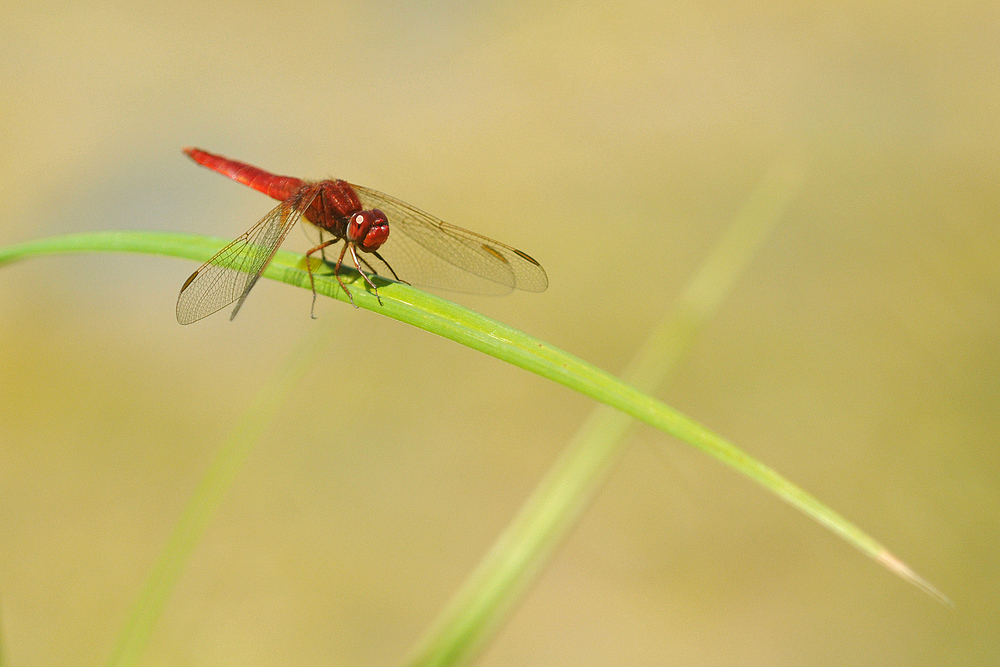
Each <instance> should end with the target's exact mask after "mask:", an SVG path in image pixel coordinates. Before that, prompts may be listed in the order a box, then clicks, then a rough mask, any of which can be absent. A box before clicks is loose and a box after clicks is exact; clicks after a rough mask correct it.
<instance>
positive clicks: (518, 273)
mask: <svg viewBox="0 0 1000 667" xmlns="http://www.w3.org/2000/svg"><path fill="white" fill-rule="evenodd" d="M184 152H185V153H186V154H187V155H188V156H189V157H190V158H191V159H192V160H194V161H195V162H197V163H198V164H200V165H202V166H203V167H207V168H209V169H212V170H213V171H217V172H218V173H220V174H222V175H223V176H228V177H229V178H231V179H233V180H235V181H239V182H240V183H243V184H244V185H247V186H249V187H251V188H253V189H254V190H257V191H259V192H262V193H264V194H266V195H268V196H269V197H272V198H274V199H278V200H280V202H281V203H280V204H278V205H277V206H276V207H275V208H274V209H272V210H271V212H270V213H268V214H267V215H265V216H264V217H263V218H261V219H260V221H259V222H257V224H255V225H254V226H253V227H251V228H250V229H248V230H247V231H246V232H245V233H244V234H243V235H242V236H240V237H239V238H237V239H236V240H235V241H233V242H232V243H230V244H229V245H227V246H226V247H225V248H223V249H222V250H220V251H219V252H218V253H216V254H215V255H214V256H213V257H212V258H211V259H210V260H208V261H207V262H205V263H204V264H202V265H201V266H200V267H198V269H197V270H196V271H195V272H194V273H192V274H191V276H190V277H189V278H188V279H187V280H186V281H185V282H184V285H183V286H182V287H181V292H180V295H179V296H178V297H177V321H178V322H180V323H181V324H191V323H192V322H197V321H198V320H200V319H202V318H204V317H208V316H209V315H211V314H212V313H215V312H217V311H219V310H222V309H223V308H225V307H226V306H229V305H230V304H232V303H234V302H235V303H236V306H235V307H234V308H233V312H232V314H231V315H230V316H229V319H230V320H232V319H233V318H235V317H236V314H237V313H238V312H239V310H240V308H241V307H242V306H243V302H244V301H246V298H247V295H248V294H250V290H252V289H253V287H254V285H255V284H256V283H257V280H258V279H260V276H261V274H262V273H264V270H265V269H267V266H268V264H270V263H271V260H272V259H273V258H274V254H275V253H276V252H277V250H278V246H280V245H281V243H282V241H284V240H285V237H286V236H287V235H288V232H289V230H291V228H292V227H294V226H295V223H296V222H298V221H300V220H301V221H303V223H304V226H305V227H306V228H307V232H308V233H310V236H311V237H312V238H313V239H314V240H315V242H316V245H315V246H314V247H313V248H311V249H310V250H309V251H308V252H306V269H307V271H308V273H309V284H310V286H311V287H312V292H313V311H314V310H315V305H316V281H315V278H314V277H313V269H312V262H311V260H310V258H311V257H312V256H313V255H315V254H316V253H320V256H321V257H322V259H323V261H324V263H326V262H327V257H326V252H327V249H328V248H331V247H332V246H335V245H336V244H338V243H343V246H341V247H340V249H339V254H338V255H337V259H336V264H335V265H334V269H333V275H334V277H335V278H336V279H337V282H338V283H339V284H340V287H341V288H342V289H343V290H344V292H345V293H346V294H347V296H348V298H349V299H350V301H351V304H352V305H354V307H355V308H356V307H357V304H355V303H354V296H353V295H352V294H351V292H350V290H348V289H347V286H346V285H345V284H344V280H343V278H342V277H341V268H342V267H344V266H345V265H347V266H348V267H350V266H353V268H354V269H356V270H357V272H358V274H360V276H361V277H362V278H363V279H364V281H365V283H367V284H368V286H369V287H371V289H372V291H373V292H374V293H375V296H376V297H377V298H378V301H379V303H380V304H381V303H382V298H381V297H380V296H379V294H378V288H377V287H376V285H375V283H374V282H373V281H372V276H379V277H381V278H390V277H391V278H392V279H394V280H396V281H399V282H408V283H410V284H413V285H419V286H422V287H437V288H442V289H447V290H453V291H458V292H469V293H473V294H498V295H499V294H507V293H509V292H511V291H512V290H514V289H515V288H516V289H521V290H525V291H528V292H542V291H544V290H545V289H546V288H547V287H548V285H549V279H548V277H547V276H546V275H545V270H544V269H543V268H542V267H541V265H540V264H539V263H538V262H537V261H535V260H534V259H533V258H532V257H531V256H529V255H527V254H526V253H524V252H522V251H520V250H517V249H516V248H512V247H510V246H508V245H506V244H503V243H500V242H499V241H494V240H493V239H489V238H487V237H485V236H482V235H480V234H477V233H475V232H470V231H469V230H467V229H462V228H461V227H456V226H455V225H450V224H448V223H447V222H443V221H441V220H438V219H437V218H435V217H434V216H432V215H430V214H428V213H424V212H423V211H421V210H419V209H416V208H414V207H413V206H410V205H409V204H407V203H404V202H402V201H400V200H398V199H396V198H394V197H390V196H389V195H386V194H382V193H381V192H377V191H375V190H372V189H370V188H366V187H364V186H361V185H354V184H352V183H348V182H347V181H343V180H340V179H329V180H324V181H304V180H302V179H300V178H294V177H292V176H278V175H276V174H272V173H270V172H267V171H265V170H263V169H260V168H258V167H254V166H251V165H249V164H246V163H244V162H239V161H237V160H231V159H229V158H225V157H222V156H221V155H214V154H212V153H209V152H207V151H203V150H201V149H198V148H185V149H184ZM390 231H391V233H390ZM331 252H333V251H331ZM348 262H349V264H348ZM397 271H398V273H397ZM400 276H403V277H402V278H401V277H400ZM311 312H312V311H311ZM313 316H314V317H315V315H313Z"/></svg>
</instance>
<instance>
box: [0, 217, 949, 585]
mask: <svg viewBox="0 0 1000 667" xmlns="http://www.w3.org/2000/svg"><path fill="white" fill-rule="evenodd" d="M227 242H228V241H227V240H224V239H212V238H206V237H202V236H196V235H189V234H178V233H171V232H148V231H114V232H92V233H82V234H72V235H66V236H59V237H51V238H46V239H39V240H35V241H29V242H26V243H22V244H18V245H13V246H7V247H4V248H0V264H3V263H6V262H10V261H15V260H19V259H25V258H29V257H35V256H41V255H47V254H58V253H73V252H139V253H149V254H159V255H168V256H174V257H184V258H188V259H192V260H195V261H202V262H203V261H206V260H207V259H208V258H209V257H211V256H212V255H213V254H214V253H215V252H217V251H218V250H219V249H220V248H221V247H222V246H223V245H225V243H227ZM304 261H305V260H304V258H303V257H302V256H301V255H297V254H294V253H289V252H285V251H279V252H278V253H277V254H276V255H275V258H274V260H273V261H272V262H271V265H270V266H269V267H268V269H267V271H266V272H265V274H264V275H265V276H266V277H268V278H272V279H275V280H280V281H282V282H286V283H288V284H291V285H296V286H299V287H305V288H307V289H308V286H309V278H308V274H307V272H306V270H305V264H304ZM376 282H378V283H379V284H380V287H379V294H380V295H381V296H382V301H383V305H380V304H379V302H378V300H377V299H376V298H375V295H374V294H372V293H371V292H370V291H369V290H368V289H367V288H366V287H365V286H364V285H363V283H361V281H356V282H355V283H354V284H353V286H352V287H351V289H352V293H353V294H354V300H355V303H356V304H357V305H358V306H360V307H362V308H367V309H369V310H372V311H374V312H378V313H381V314H384V315H387V316H389V317H392V318H394V319H397V320H399V321H401V322H405V323H407V324H411V325H413V326H416V327H418V328H421V329H424V330H426V331H429V332H431V333H435V334H437V335H440V336H443V337H445V338H448V339H450V340H453V341H455V342H458V343H461V344H463V345H466V346H468V347H470V348H472V349H475V350H478V351H480V352H484V353H486V354H489V355H490V356H494V357H496V358H498V359H501V360H503V361H506V362H508V363H510V364H513V365H515V366H518V367H521V368H524V369H525V370H528V371H531V372H533V373H537V374H538V375H541V376H542V377H546V378H548V379H551V380H553V381H556V382H559V383H560V384H563V385H565V386H566V387H569V388H570V389H573V390H575V391H578V392H580V393H582V394H584V395H586V396H589V397H591V398H593V399H595V400H597V401H599V402H601V403H604V404H605V405H608V406H610V407H612V408H615V409H616V410H619V411H621V412H622V413H624V414H626V415H629V416H630V417H632V418H634V419H637V420H639V421H642V422H644V423H646V424H648V425H650V426H653V427H654V428H657V429H660V430H662V431H663V432H665V433H668V434H670V435H673V436H675V437H677V438H678V439H680V440H683V441H684V442H687V443H688V444H690V445H693V446H694V447H697V448H698V449H700V450H702V451H704V452H705V453H707V454H710V455H712V456H714V457H715V458H717V459H718V460H720V461H722V462H723V463H725V464H727V465H729V466H730V467H732V468H734V469H735V470H737V471H739V472H741V473H742V474H744V475H746V476H747V477H749V478H751V479H752V480H754V481H756V482H757V483H759V484H761V485H762V486H764V487H765V488H767V489H768V490H770V491H771V492H772V493H774V494H775V495H777V496H778V497H780V498H781V499H783V500H785V501H786V502H788V503H789V504H791V505H792V506H793V507H796V508H797V509H799V510H800V511H802V512H804V513H805V514H806V515H808V516H810V517H812V518H813V519H814V520H816V521H818V522H819V523H821V524H822V525H824V526H826V527H827V528H829V529H830V530H832V531H833V532H834V533H836V534H837V535H839V536H841V537H842V538H843V539H845V540H846V541H847V542H848V543H850V544H852V545H854V546H855V547H856V548H858V549H859V550H861V551H862V552H863V553H865V554H867V555H868V556H870V557H872V558H874V559H875V560H877V561H878V562H880V563H881V564H883V565H884V566H886V567H888V568H889V569H890V570H891V571H893V572H895V573H896V574H897V575H899V576H901V577H903V578H904V579H906V580H908V581H910V582H911V583H913V584H915V585H916V586H918V587H920V588H921V589H923V590H924V591H926V592H928V593H930V594H931V595H933V596H935V597H937V598H938V599H939V600H942V601H944V602H946V603H947V598H945V597H944V596H943V595H942V594H941V593H939V592H938V591H936V590H935V589H934V588H933V587H932V586H931V585H930V584H928V583H927V582H926V581H924V580H923V579H921V578H920V577H919V576H917V575H916V574H915V573H913V572H912V570H910V569H909V568H908V567H906V566H905V565H904V564H902V563H901V562H900V561H899V560H898V559H896V558H895V557H894V556H892V555H891V554H890V553H889V552H888V551H886V550H885V549H884V548H883V547H882V546H881V545H880V544H879V543H878V542H877V541H875V540H874V539H872V538H871V537H869V536H868V535H867V534H865V533H864V532H863V531H862V530H860V529H859V528H858V527H856V526H855V525H853V524H852V523H850V522H849V521H847V520H846V519H845V518H844V517H842V516H840V515H839V514H837V513H836V512H834V511H833V510H832V509H830V508H829V507H827V506H825V505H824V504H822V503H821V502H819V501H818V500H817V499H815V498H813V497H812V496H810V495H809V494H807V493H806V492H805V491H803V490H802V489H800V488H798V487H797V486H795V485H794V484H792V483H791V482H789V481H788V480H786V479H784V478H783V477H781V476H780V475H779V474H778V473H776V472H775V471H773V470H771V469H770V468H768V467H767V466H765V465H764V464H762V463H760V462H758V461H756V460H755V459H753V458H752V457H750V456H747V455H746V454H744V453H743V452H742V451H740V450H739V449H737V448H736V447H735V446H733V445H732V444H731V443H729V442H728V441H727V440H725V439H724V438H722V437H721V436H719V435H717V434H715V433H713V432H712V431H710V430H709V429H707V428H705V427H703V426H702V425H700V424H698V423H697V422H695V421H693V420H691V419H689V418H687V417H685V416H684V415H683V414H681V413H679V412H678V411H676V410H674V409H672V408H670V407H669V406H667V405H665V404H663V403H661V402H660V401H657V400H656V399H654V398H652V397H650V396H648V395H646V394H645V393H643V392H641V391H639V390H638V389H636V388H635V387H633V386H631V385H629V384H627V383H625V382H623V381H621V380H619V379H617V378H615V377H614V376H612V375H610V374H609V373H606V372H604V371H602V370H600V369H598V368H596V367H594V366H592V365H591V364H588V363H587V362H585V361H582V360H580V359H578V358H576V357H574V356H572V355H570V354H567V353H565V352H563V351H561V350H558V349H556V348H554V347H552V346H550V345H548V344H546V343H544V342H542V341H540V340H537V339H535V338H532V337H530V336H528V335H526V334H523V333H521V332H519V331H517V330H515V329H513V328H511V327H508V326H506V325H504V324H502V323H500V322H497V321H495V320H492V319H490V318H488V317H485V316H483V315H480V314H479V313H476V312H474V311H471V310H469V309H467V308H463V307H461V306H459V305H457V304H454V303H451V302H449V301H446V300H444V299H441V298H438V297H436V296H433V295H431V294H428V293H426V292H422V291H420V290H417V289H415V288H412V287H410V286H408V285H404V284H400V283H392V282H389V281H382V280H380V279H376ZM316 290H317V292H319V293H321V294H324V295H327V296H330V297H334V298H338V299H340V300H342V301H346V300H347V297H346V295H345V294H344V293H343V291H342V290H341V289H340V287H339V285H338V284H337V282H336V280H334V279H333V278H332V277H330V276H321V275H317V277H316Z"/></svg>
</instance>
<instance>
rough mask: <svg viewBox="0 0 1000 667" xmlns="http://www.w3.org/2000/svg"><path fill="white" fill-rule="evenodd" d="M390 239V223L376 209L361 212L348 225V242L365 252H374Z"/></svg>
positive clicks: (383, 214)
mask: <svg viewBox="0 0 1000 667" xmlns="http://www.w3.org/2000/svg"><path fill="white" fill-rule="evenodd" d="M388 238H389V221H388V220H387V219H386V217H385V213H383V212H382V211H380V210H378V209H377V208H376V209H372V210H370V211H359V212H358V213H355V214H354V215H352V216H351V221H350V223H349V224H348V225H347V240H348V241H349V242H351V243H354V244H357V246H358V247H359V248H361V249H362V250H364V251H365V252H374V251H376V250H378V249H379V247H380V246H381V245H382V244H383V243H385V241H386V239H388Z"/></svg>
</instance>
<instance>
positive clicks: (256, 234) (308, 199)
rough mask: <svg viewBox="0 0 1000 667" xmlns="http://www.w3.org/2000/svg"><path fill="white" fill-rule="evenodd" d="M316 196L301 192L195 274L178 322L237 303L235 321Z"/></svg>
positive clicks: (180, 299) (308, 190)
mask: <svg viewBox="0 0 1000 667" xmlns="http://www.w3.org/2000/svg"><path fill="white" fill-rule="evenodd" d="M317 192H318V190H317V189H316V188H302V189H301V190H299V191H298V192H296V193H295V194H294V195H292V196H291V197H289V198H288V199H286V200H284V201H283V202H281V203H280V204H278V206H276V207H275V208H274V210H272V211H271V212H270V213H268V214H267V215H265V216H264V217H263V218H261V220H260V222H258V223H257V224H256V225H254V226H253V227H251V228H250V229H249V230H247V232H246V233H245V234H243V235H242V236H240V237H239V238H238V239H236V240H235V241H233V242H232V243H230V244H229V245H227V246H226V247H225V248H223V249H222V250H220V251H219V252H218V253H216V254H215V256H214V257H212V259H210V260H208V261H207V262H205V263H204V264H202V265H201V267H199V268H198V270H197V271H195V272H194V273H192V274H191V277H190V278H188V279H187V281H186V282H185V283H184V286H183V287H181V293H180V295H179V296H178V297H177V321H178V322H180V323H181V324H191V323H192V322H197V321H198V320H200V319H201V318H203V317H207V316H209V315H211V314H212V313H214V312H216V311H218V310H221V309H223V308H225V307H226V306H228V305H229V304H231V303H233V302H234V301H237V300H238V301H239V303H237V304H236V308H234V309H233V314H232V315H231V316H230V318H229V319H232V318H234V317H236V313H237V312H238V311H239V309H240V306H242V305H243V301H244V300H245V299H246V298H247V294H249V293H250V290H251V289H253V286H254V284H255V283H256V282H257V279H258V278H260V274H261V273H263V272H264V269H265V268H267V265H268V264H269V263H270V262H271V258H272V257H274V253H275V252H276V251H277V250H278V246H279V245H281V242H282V241H283V240H284V238H285V236H286V235H287V234H288V230H290V229H291V228H292V227H293V226H294V225H295V223H296V222H298V220H299V219H300V218H301V217H302V214H303V213H305V211H306V209H307V208H309V205H310V204H312V201H313V199H315V198H316V193H317Z"/></svg>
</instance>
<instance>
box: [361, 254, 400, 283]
mask: <svg viewBox="0 0 1000 667" xmlns="http://www.w3.org/2000/svg"><path fill="white" fill-rule="evenodd" d="M372 254H373V255H375V256H376V257H378V258H379V259H380V260H382V263H383V264H385V265H386V266H387V267H389V272H390V273H391V274H392V277H393V278H395V279H396V282H399V283H403V284H406V285H409V284H410V283H408V282H406V281H405V280H403V279H402V278H400V277H399V276H397V275H396V270H395V269H393V268H392V264H390V263H389V262H387V261H385V258H384V257H382V255H380V254H378V252H377V251H375V250H373V251H372ZM366 264H367V262H366Z"/></svg>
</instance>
